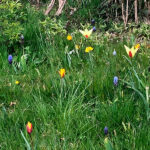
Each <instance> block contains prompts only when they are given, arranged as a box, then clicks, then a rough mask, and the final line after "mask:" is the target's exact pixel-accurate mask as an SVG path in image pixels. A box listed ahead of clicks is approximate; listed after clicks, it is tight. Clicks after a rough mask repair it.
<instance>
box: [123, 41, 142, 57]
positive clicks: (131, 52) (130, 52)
mask: <svg viewBox="0 0 150 150" xmlns="http://www.w3.org/2000/svg"><path fill="white" fill-rule="evenodd" d="M124 47H125V49H126V52H127V54H128V55H129V57H131V58H133V57H134V56H135V54H136V52H137V51H138V49H139V48H140V44H136V45H135V46H133V47H132V48H129V47H127V46H126V45H124Z"/></svg>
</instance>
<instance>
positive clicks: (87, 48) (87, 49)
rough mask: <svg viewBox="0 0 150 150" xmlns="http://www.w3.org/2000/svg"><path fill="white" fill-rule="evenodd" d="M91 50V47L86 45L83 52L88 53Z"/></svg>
mask: <svg viewBox="0 0 150 150" xmlns="http://www.w3.org/2000/svg"><path fill="white" fill-rule="evenodd" d="M92 50H93V47H86V49H85V52H86V53H89V52H90V51H92Z"/></svg>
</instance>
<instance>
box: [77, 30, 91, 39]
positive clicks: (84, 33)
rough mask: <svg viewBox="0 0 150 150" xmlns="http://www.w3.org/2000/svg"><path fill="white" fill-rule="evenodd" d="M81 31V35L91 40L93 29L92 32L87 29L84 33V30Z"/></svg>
mask: <svg viewBox="0 0 150 150" xmlns="http://www.w3.org/2000/svg"><path fill="white" fill-rule="evenodd" d="M79 31H80V32H81V34H82V35H83V36H84V37H85V38H89V37H90V35H91V34H92V31H93V29H91V30H87V29H85V30H84V31H82V30H79Z"/></svg>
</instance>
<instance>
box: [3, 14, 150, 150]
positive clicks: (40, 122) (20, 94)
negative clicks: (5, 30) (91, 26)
mask: <svg viewBox="0 0 150 150" xmlns="http://www.w3.org/2000/svg"><path fill="white" fill-rule="evenodd" d="M30 15H31V14H30ZM32 17H35V16H32V15H31V16H30V17H29V21H27V24H26V25H24V36H25V45H24V46H23V47H21V46H18V47H17V48H16V51H15V52H13V57H14V62H13V64H12V65H9V64H8V61H7V58H8V54H9V52H8V50H7V46H6V45H1V47H0V49H1V52H0V59H1V61H0V122H1V125H0V148H1V149H2V150H6V149H12V150H14V149H18V150H21V149H26V148H27V145H26V143H25V141H24V139H23V137H22V135H21V131H22V133H23V134H24V137H25V138H26V139H27V141H28V142H29V144H30V146H31V147H32V145H33V147H34V149H39V150H41V149H43V150H44V149H56V150H59V149H64V150H70V149H81V150H82V149H102V150H103V149H105V146H104V139H105V137H106V136H105V135H104V127H105V126H107V127H108V129H109V134H108V135H107V137H108V138H109V140H110V141H111V143H112V145H113V148H114V149H115V150H131V149H140V150H148V149H149V145H150V132H149V125H148V124H149V120H148V119H147V112H148V110H149V107H148V108H147V107H146V106H147V105H145V103H144V100H143V99H142V97H141V96H140V94H139V92H140V93H141V94H142V95H143V97H144V98H145V99H146V93H145V92H146V91H145V88H146V86H149V84H150V79H149V78H148V76H149V72H148V67H149V56H150V53H149V50H148V49H146V48H145V47H144V45H142V43H141V45H142V46H141V48H140V50H139V52H138V53H137V54H136V56H135V57H134V58H133V59H132V60H130V59H129V58H128V56H127V54H126V51H125V49H124V44H127V45H131V44H130V41H127V40H125V41H119V42H117V41H115V39H114V40H113V41H109V40H108V38H107V37H106V36H104V33H99V32H98V33H93V34H92V35H91V39H89V40H85V39H84V37H82V35H81V34H80V33H79V32H78V30H77V29H73V30H74V31H72V32H71V33H72V35H73V40H72V41H67V40H66V36H67V34H57V31H55V32H56V34H55V35H52V34H51V33H46V34H45V33H43V32H42V31H41V28H40V27H39V26H38V23H37V21H36V19H37V18H36V17H37V16H36V17H35V18H34V20H35V21H33V22H32V23H33V24H32V25H31V26H30V23H31V22H30V21H31V20H32V19H31V18H32ZM34 24H35V26H34ZM60 29H61V27H60ZM75 44H80V49H79V50H78V53H73V54H71V55H70V57H69V55H68V52H69V51H71V50H72V49H74V46H75ZM86 46H92V47H93V48H94V50H93V51H91V52H90V53H85V52H84V50H85V47H86ZM114 49H115V50H116V52H117V55H116V56H113V54H112V53H113V50H114ZM24 54H27V60H25V59H24V58H23V57H22V56H23V55H24ZM21 57H22V59H21ZM19 62H20V65H19ZM23 62H24V63H23ZM60 68H65V69H66V75H65V77H64V78H63V79H61V78H60V76H59V74H58V71H59V69H60ZM114 76H118V78H119V83H118V86H114V84H113V78H114ZM16 80H18V81H19V82H20V84H19V85H16V84H15V81H16ZM142 84H143V85H144V86H145V87H143V86H142ZM137 91H138V92H137ZM11 102H14V105H10V104H11ZM28 121H30V122H31V123H32V124H33V132H32V133H31V136H32V140H31V138H30V136H29V135H28V133H27V131H26V124H27V122H28Z"/></svg>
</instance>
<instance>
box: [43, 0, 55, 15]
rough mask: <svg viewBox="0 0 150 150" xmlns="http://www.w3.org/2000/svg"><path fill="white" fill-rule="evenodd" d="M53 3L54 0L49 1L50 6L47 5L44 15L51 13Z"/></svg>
mask: <svg viewBox="0 0 150 150" xmlns="http://www.w3.org/2000/svg"><path fill="white" fill-rule="evenodd" d="M54 3H55V0H51V2H50V4H49V5H48V8H47V10H46V11H45V15H48V13H49V12H50V11H51V9H52V8H53V6H54Z"/></svg>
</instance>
